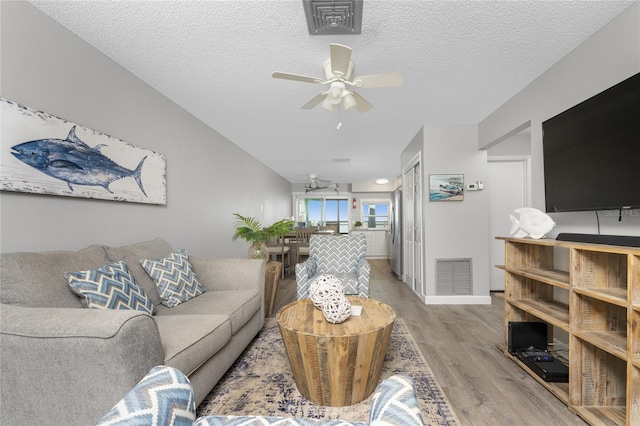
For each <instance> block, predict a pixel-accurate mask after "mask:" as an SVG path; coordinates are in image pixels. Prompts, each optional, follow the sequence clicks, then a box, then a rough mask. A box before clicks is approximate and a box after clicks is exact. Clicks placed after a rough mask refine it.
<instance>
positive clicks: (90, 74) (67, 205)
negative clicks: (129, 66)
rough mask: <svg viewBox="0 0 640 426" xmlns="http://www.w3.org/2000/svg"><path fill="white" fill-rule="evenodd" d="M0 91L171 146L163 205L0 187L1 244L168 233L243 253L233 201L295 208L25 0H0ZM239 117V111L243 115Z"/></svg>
mask: <svg viewBox="0 0 640 426" xmlns="http://www.w3.org/2000/svg"><path fill="white" fill-rule="evenodd" d="M0 15H1V42H2V45H1V55H2V56H1V69H0V72H1V81H0V82H1V86H0V87H1V95H2V97H5V98H7V99H11V100H13V101H16V102H19V103H21V104H24V105H27V106H29V107H32V108H35V109H37V110H41V111H45V112H48V113H51V114H53V115H56V116H58V117H61V118H64V119H66V120H69V121H72V122H74V123H78V124H80V125H82V126H86V127H89V128H91V129H94V130H97V131H100V132H103V133H106V134H108V135H111V136H113V137H116V138H119V139H122V140H125V141H127V142H129V143H132V144H134V145H137V146H139V147H142V148H147V149H151V150H153V151H157V152H160V153H162V154H164V155H165V156H166V158H167V205H166V206H154V205H146V204H135V203H125V202H111V201H99V200H89V199H81V198H72V197H55V196H44V195H32V194H21V193H12V192H2V193H0V213H1V223H0V225H1V228H0V229H1V244H2V247H1V250H2V251H3V252H11V251H26V250H29V251H31V250H34V251H41V250H55V249H69V250H75V249H80V248H82V247H85V246H87V245H90V244H94V243H102V244H108V245H123V244H130V243H134V242H138V241H143V240H148V239H152V238H155V237H157V236H161V237H164V238H165V239H167V241H168V242H169V243H170V244H171V245H173V246H174V247H175V248H186V249H187V251H188V252H189V253H191V254H194V255H198V256H215V257H244V256H246V250H247V248H248V243H246V242H244V241H236V242H232V241H231V236H232V235H233V232H234V229H233V226H232V224H233V217H232V213H233V212H235V211H238V212H240V213H242V214H244V215H248V216H255V217H257V218H259V219H260V220H263V221H264V222H265V223H271V222H273V221H275V220H277V219H280V218H282V217H285V216H291V214H292V213H291V184H290V183H289V182H287V181H286V180H285V179H283V178H282V177H280V176H279V175H277V174H276V173H274V172H273V171H272V170H270V169H269V168H267V167H266V166H264V165H263V164H262V163H260V162H259V161H257V160H256V159H255V158H253V157H251V156H250V155H248V154H247V153H246V152H244V151H243V150H241V149H240V148H238V147H237V146H236V145H234V144H233V143H232V142H231V141H229V140H227V139H226V138H224V137H223V136H222V135H220V134H219V133H217V132H216V131H215V130H213V129H211V128H209V127H208V126H206V125H204V123H202V122H200V121H199V120H197V119H196V118H195V117H193V116H192V115H190V114H188V113H187V112H186V111H184V110H183V109H181V108H180V107H178V106H177V105H176V104H174V103H173V102H171V101H170V100H169V99H167V98H166V97H164V96H163V95H161V94H160V93H159V92H157V91H156V90H154V89H153V88H151V87H150V86H148V85H147V84H145V83H144V82H142V81H140V80H139V79H138V78H136V77H135V76H133V75H132V74H130V73H129V72H128V71H126V70H125V69H123V68H122V67H121V66H119V65H118V64H116V63H115V62H113V61H112V60H111V59H109V58H108V57H106V56H105V55H103V54H102V53H100V52H99V51H97V50H96V49H94V48H93V47H91V46H90V45H88V44H87V43H86V42H84V41H83V40H81V39H80V38H78V37H77V36H75V35H74V34H73V33H71V32H69V31H68V30H66V29H65V28H63V27H62V26H60V25H59V24H58V23H56V22H55V21H54V20H52V19H51V18H49V17H48V16H47V15H45V14H44V13H42V12H40V11H39V10H38V9H36V8H35V7H34V6H32V5H31V4H29V3H27V2H0ZM242 124H243V123H238V125H242Z"/></svg>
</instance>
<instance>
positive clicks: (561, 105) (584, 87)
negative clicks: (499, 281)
mask: <svg viewBox="0 0 640 426" xmlns="http://www.w3.org/2000/svg"><path fill="white" fill-rule="evenodd" d="M638 72H640V3H638V2H636V3H634V4H633V5H632V6H630V7H629V8H628V9H627V10H625V11H624V12H623V13H622V14H620V15H619V16H618V17H616V18H615V19H613V20H612V21H611V22H610V23H609V24H607V25H606V26H605V27H603V28H602V29H601V30H600V31H598V32H597V33H595V34H594V35H593V36H591V37H590V38H589V39H588V40H587V41H585V42H584V43H582V44H581V45H580V46H578V47H577V48H576V49H575V50H574V51H572V52H571V53H569V54H568V55H567V56H566V57H564V58H563V59H561V60H560V61H558V62H557V63H556V64H555V65H554V66H553V67H551V68H550V69H549V70H548V71H546V72H545V73H544V74H542V75H541V76H540V77H538V78H537V79H536V80H534V81H533V82H532V83H531V84H529V85H528V86H527V87H526V88H525V89H523V90H522V91H521V92H520V93H518V94H517V95H516V96H514V97H513V98H512V99H510V100H509V101H508V102H506V103H505V104H504V105H503V106H501V107H500V108H498V109H497V110H496V111H495V112H493V113H492V114H491V115H489V116H488V117H487V118H486V119H485V120H483V121H482V122H481V123H480V124H479V139H478V147H479V148H481V149H486V148H489V147H491V146H492V145H493V144H495V143H497V142H499V141H500V140H501V139H503V138H504V136H505V135H507V134H509V133H511V132H513V131H514V130H515V129H517V128H519V127H522V126H523V124H524V123H527V122H529V121H530V122H531V159H532V161H531V165H532V203H533V205H532V207H535V208H538V209H540V210H543V211H544V206H545V203H544V174H543V162H542V122H543V121H545V120H547V119H549V118H551V117H553V116H555V115H557V114H559V113H561V112H562V111H564V110H566V109H568V108H570V107H572V106H574V105H576V104H578V103H580V102H582V101H584V100H585V99H588V98H590V97H591V96H593V95H596V94H597V93H599V92H601V91H603V90H605V89H607V88H609V87H611V86H613V85H615V84H616V83H619V82H620V81H622V80H624V79H626V78H628V77H630V76H632V75H634V74H636V73H638ZM631 190H636V191H637V190H639V189H638V187H637V186H636V187H635V188H632V189H631ZM614 213H615V212H600V213H599V220H600V233H601V234H617V235H636V236H637V235H640V214H637V213H638V212H637V211H633V212H627V213H631V214H627V215H625V216H623V218H622V221H620V222H619V221H618V218H617V217H616V216H615V214H614ZM551 216H552V217H553V218H554V220H555V221H556V223H557V226H556V228H555V229H554V230H553V231H552V232H551V233H550V234H549V235H550V236H551V237H555V236H556V235H557V234H558V233H560V232H576V233H591V234H595V233H597V232H598V228H597V218H596V216H595V213H594V212H580V213H553V214H552V215H551Z"/></svg>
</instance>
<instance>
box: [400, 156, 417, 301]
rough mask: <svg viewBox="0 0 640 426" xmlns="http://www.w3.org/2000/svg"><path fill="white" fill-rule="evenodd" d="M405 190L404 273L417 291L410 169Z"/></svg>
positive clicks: (412, 179) (412, 175)
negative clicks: (414, 271)
mask: <svg viewBox="0 0 640 426" xmlns="http://www.w3.org/2000/svg"><path fill="white" fill-rule="evenodd" d="M403 186H404V188H405V190H404V191H402V197H403V200H402V206H403V209H402V215H403V221H402V225H403V227H404V230H403V234H402V235H403V236H404V242H403V244H404V247H403V263H404V266H403V272H404V282H405V283H406V284H407V285H408V286H409V288H411V289H412V290H415V279H414V274H413V265H414V253H413V239H414V229H413V223H414V207H413V206H414V192H415V188H414V170H413V168H410V169H409V170H407V171H406V172H405V174H404V185H403Z"/></svg>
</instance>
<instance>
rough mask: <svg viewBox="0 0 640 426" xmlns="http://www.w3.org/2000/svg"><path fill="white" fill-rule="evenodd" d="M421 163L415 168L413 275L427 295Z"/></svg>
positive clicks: (420, 292) (416, 289)
mask: <svg viewBox="0 0 640 426" xmlns="http://www.w3.org/2000/svg"><path fill="white" fill-rule="evenodd" d="M421 175H422V174H421V173H420V163H418V164H416V165H415V167H414V168H413V187H414V191H413V276H414V278H415V279H414V281H415V286H414V289H415V291H416V292H417V293H418V294H421V295H425V294H426V289H425V288H424V280H423V277H422V259H423V256H422V251H423V249H424V247H423V241H422V179H421Z"/></svg>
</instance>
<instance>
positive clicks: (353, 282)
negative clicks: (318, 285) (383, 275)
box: [296, 234, 371, 300]
mask: <svg viewBox="0 0 640 426" xmlns="http://www.w3.org/2000/svg"><path fill="white" fill-rule="evenodd" d="M320 274H331V275H334V276H335V277H337V278H339V279H341V280H342V281H343V284H344V292H345V294H347V295H354V296H360V297H369V276H370V275H371V265H369V263H368V262H367V240H366V238H365V236H364V235H362V234H359V235H348V236H347V235H312V236H311V239H310V241H309V258H308V259H307V260H306V261H305V262H303V263H298V264H297V265H296V283H297V289H296V294H297V298H298V300H300V299H304V298H306V297H309V285H310V284H311V282H312V280H313V278H314V277H315V276H316V275H320Z"/></svg>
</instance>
